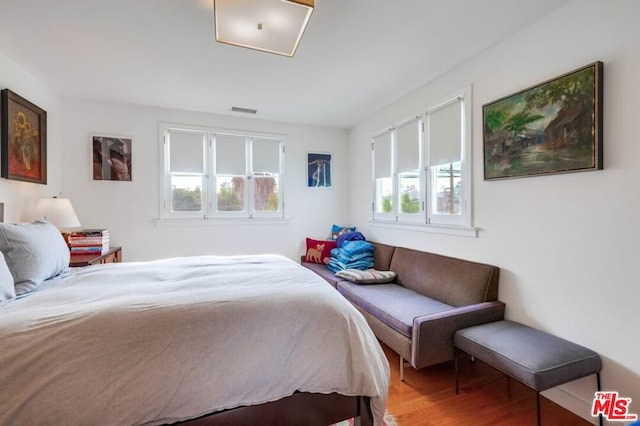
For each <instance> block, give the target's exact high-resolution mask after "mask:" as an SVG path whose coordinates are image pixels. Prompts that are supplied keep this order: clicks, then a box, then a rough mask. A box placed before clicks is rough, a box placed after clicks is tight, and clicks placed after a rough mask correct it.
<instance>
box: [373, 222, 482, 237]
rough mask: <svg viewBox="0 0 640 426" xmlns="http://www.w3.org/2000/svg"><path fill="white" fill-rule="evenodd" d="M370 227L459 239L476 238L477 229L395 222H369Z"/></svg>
mask: <svg viewBox="0 0 640 426" xmlns="http://www.w3.org/2000/svg"><path fill="white" fill-rule="evenodd" d="M369 223H370V224H371V226H374V227H379V228H388V229H403V230H410V231H417V232H430V233H432V234H443V235H455V236H459V237H470V238H477V237H478V228H474V227H471V226H455V225H433V224H426V223H407V222H404V223H400V222H395V221H383V220H370V221H369Z"/></svg>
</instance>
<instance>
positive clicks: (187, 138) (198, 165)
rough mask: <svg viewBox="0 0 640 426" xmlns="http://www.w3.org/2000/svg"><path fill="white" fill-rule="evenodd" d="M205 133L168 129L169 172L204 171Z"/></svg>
mask: <svg viewBox="0 0 640 426" xmlns="http://www.w3.org/2000/svg"><path fill="white" fill-rule="evenodd" d="M205 141H206V137H205V133H204V132H188V131H180V130H176V129H170V130H169V163H171V164H170V167H169V168H170V170H171V172H180V173H204V152H205V151H204V150H205Z"/></svg>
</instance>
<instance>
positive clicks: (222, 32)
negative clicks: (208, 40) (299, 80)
mask: <svg viewBox="0 0 640 426" xmlns="http://www.w3.org/2000/svg"><path fill="white" fill-rule="evenodd" d="M213 3H214V6H213V14H214V19H215V26H216V41H218V42H220V43H227V44H232V45H234V46H240V47H247V48H249V49H256V50H261V51H263V52H269V53H275V54H278V55H284V56H289V57H292V56H293V55H294V53H296V49H297V48H298V43H300V39H301V38H302V34H303V33H304V29H305V28H306V27H307V23H308V22H309V18H310V17H311V13H312V12H313V0H214V2H213Z"/></svg>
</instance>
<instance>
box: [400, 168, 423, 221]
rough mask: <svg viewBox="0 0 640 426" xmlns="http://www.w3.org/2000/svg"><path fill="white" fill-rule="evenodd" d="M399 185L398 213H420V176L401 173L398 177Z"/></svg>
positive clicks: (415, 173)
mask: <svg viewBox="0 0 640 426" xmlns="http://www.w3.org/2000/svg"><path fill="white" fill-rule="evenodd" d="M398 184H399V185H400V213H405V214H407V213H419V212H420V175H419V174H418V172H417V171H415V172H414V173H403V174H400V175H398Z"/></svg>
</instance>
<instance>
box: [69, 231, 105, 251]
mask: <svg viewBox="0 0 640 426" xmlns="http://www.w3.org/2000/svg"><path fill="white" fill-rule="evenodd" d="M67 243H68V244H69V250H70V251H71V255H72V256H73V255H101V254H105V253H106V252H108V251H109V230H108V229H83V230H82V231H73V232H71V233H69V234H68V235H67Z"/></svg>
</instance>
